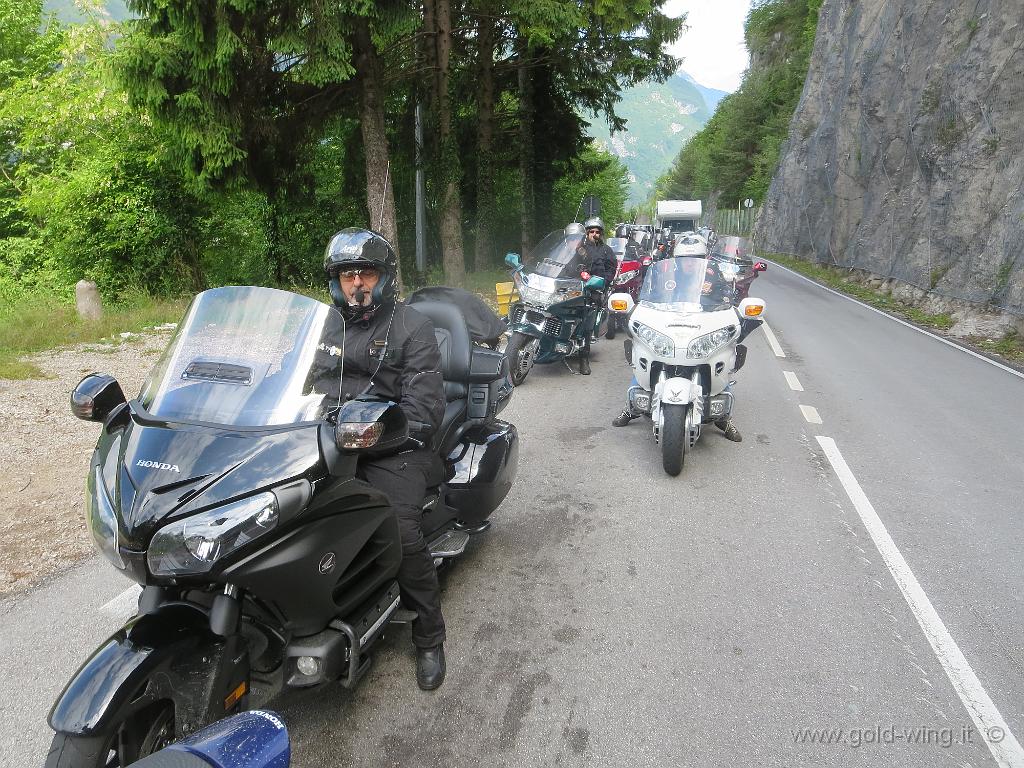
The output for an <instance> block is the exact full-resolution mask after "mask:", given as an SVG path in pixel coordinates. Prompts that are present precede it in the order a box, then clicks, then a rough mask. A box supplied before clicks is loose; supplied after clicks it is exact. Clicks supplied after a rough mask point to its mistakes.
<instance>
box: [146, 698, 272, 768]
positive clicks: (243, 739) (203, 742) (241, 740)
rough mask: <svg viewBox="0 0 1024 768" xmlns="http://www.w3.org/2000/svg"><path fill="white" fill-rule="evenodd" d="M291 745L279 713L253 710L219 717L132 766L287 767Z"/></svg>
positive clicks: (150, 767)
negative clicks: (217, 719) (211, 723)
mask: <svg viewBox="0 0 1024 768" xmlns="http://www.w3.org/2000/svg"><path fill="white" fill-rule="evenodd" d="M290 762H291V745H290V744H289V742H288V730H287V729H286V728H285V725H284V721H283V720H281V716H280V715H278V714H276V713H274V712H267V711H264V710H253V711H251V712H242V713H240V714H237V715H232V716H231V717H228V718H225V719H224V720H220V721H218V722H216V723H214V724H213V725H210V726H207V727H206V728H204V729H203V730H201V731H199V732H197V733H194V734H192V735H191V736H189V737H187V738H185V739H182V740H181V741H176V742H174V743H173V744H170V745H169V746H165V747H163V748H162V749H160V750H159V751H157V752H153V753H152V754H151V755H149V756H148V757H144V758H142V759H141V760H139V761H138V762H137V763H133V765H134V766H136V768H288V765H289V763H290Z"/></svg>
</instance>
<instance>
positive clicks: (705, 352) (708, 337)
mask: <svg viewBox="0 0 1024 768" xmlns="http://www.w3.org/2000/svg"><path fill="white" fill-rule="evenodd" d="M736 330H737V329H736V326H735V325H730V326H729V327H728V328H719V329H718V330H717V331H712V332H711V333H705V334H704V335H703V336H698V337H697V338H696V339H694V340H693V341H691V342H690V344H689V346H687V348H686V357H687V358H688V359H691V360H694V359H699V358H702V357H708V356H709V355H710V354H712V353H713V352H714V351H715V350H716V349H718V348H719V347H722V346H724V345H726V344H728V343H729V342H730V341H732V338H733V336H734V335H735V333H736Z"/></svg>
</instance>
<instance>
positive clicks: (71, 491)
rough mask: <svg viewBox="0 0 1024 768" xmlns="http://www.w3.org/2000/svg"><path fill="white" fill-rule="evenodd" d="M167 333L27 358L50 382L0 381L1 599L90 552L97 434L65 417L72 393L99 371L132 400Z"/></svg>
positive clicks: (91, 425)
mask: <svg viewBox="0 0 1024 768" xmlns="http://www.w3.org/2000/svg"><path fill="white" fill-rule="evenodd" d="M171 333H172V331H170V330H167V331H154V332H147V333H144V334H137V335H133V336H131V337H130V338H129V339H127V340H122V341H119V342H118V343H109V344H108V343H101V344H82V345H78V346H75V347H68V348H63V349H57V350H50V351H48V352H45V353H42V354H40V355H37V356H34V357H32V358H30V359H31V360H32V362H34V363H36V364H37V365H38V366H39V367H40V368H41V369H42V370H43V371H45V373H46V375H47V376H48V377H50V378H47V379H41V380H39V379H37V380H26V381H11V380H7V379H0V414H2V416H0V429H2V434H3V439H2V440H0V467H2V469H3V471H2V474H0V541H2V542H3V544H2V546H0V597H6V596H9V595H12V594H15V593H17V592H21V591H24V590H25V589H27V588H29V587H31V586H32V585H34V584H37V583H39V582H40V581H41V580H42V579H44V578H45V577H46V576H48V575H50V574H52V573H55V572H58V571H62V570H64V569H66V568H67V567H68V565H70V564H71V563H73V562H76V561H77V560H80V559H82V558H83V557H87V556H88V555H90V554H92V553H93V551H94V549H93V545H92V540H91V538H90V537H89V533H88V531H87V530H86V528H85V494H84V488H85V477H86V472H87V470H88V468H89V459H90V457H91V455H92V450H93V447H94V446H95V443H96V438H97V436H98V434H99V429H100V427H99V425H98V424H94V423H92V422H85V421H79V420H78V419H76V418H75V417H74V416H72V415H71V410H70V408H69V406H68V400H69V397H70V395H71V391H72V390H73V389H74V387H75V385H76V384H77V383H78V382H79V381H80V380H81V378H82V377H83V376H85V375H86V374H87V373H91V372H94V371H100V372H103V373H109V374H111V375H113V376H115V377H116V378H117V380H118V381H119V382H120V383H121V387H122V388H123V389H124V391H125V394H126V395H127V396H128V397H129V398H131V397H134V396H135V395H136V394H137V393H138V392H139V389H140V388H141V387H142V382H143V380H144V379H145V378H146V375H147V374H148V373H149V370H150V369H151V368H152V367H153V365H154V363H156V361H157V359H158V358H159V355H160V353H161V352H162V351H163V349H164V347H165V346H166V345H167V341H168V339H169V338H170V335H171Z"/></svg>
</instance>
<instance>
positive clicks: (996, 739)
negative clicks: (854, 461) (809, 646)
mask: <svg viewBox="0 0 1024 768" xmlns="http://www.w3.org/2000/svg"><path fill="white" fill-rule="evenodd" d="M816 439H817V441H818V444H819V445H820V446H821V448H822V450H824V451H825V456H826V457H827V458H828V460H829V463H830V464H831V465H832V469H833V470H835V473H836V475H837V476H838V477H839V482H840V483H842V485H843V489H844V490H845V491H846V495H847V496H849V497H850V501H851V502H853V506H854V508H855V509H856V510H857V514H859V515H860V519H861V522H863V523H864V527H865V528H866V529H867V531H868V533H869V534H870V536H871V540H872V541H873V542H874V543H875V547H877V549H878V552H879V554H881V555H882V559H883V560H885V564H886V566H887V567H888V568H889V573H891V574H892V577H893V579H894V580H895V581H896V585H897V586H898V587H899V588H900V591H901V592H902V593H903V597H904V598H905V599H906V601H907V604H908V605H909V606H910V610H911V611H913V613H914V616H915V617H916V618H917V623H918V624H919V625H920V626H921V629H922V630H923V631H924V634H925V637H927V638H928V642H929V643H930V644H931V646H932V650H934V651H935V655H936V657H938V660H939V663H940V664H941V665H942V668H943V669H944V670H945V672H946V675H947V677H949V681H950V682H951V683H952V684H953V688H954V689H955V690H956V692H957V695H958V696H959V697H960V701H962V702H963V704H964V706H965V707H966V708H967V711H968V713H969V714H970V715H971V719H972V720H974V724H975V725H976V726H977V728H978V732H979V733H980V734H981V737H982V738H983V739H985V743H986V744H987V745H988V748H989V751H990V752H991V753H992V757H994V758H995V760H996V762H997V763H998V764H999V765H1000V766H1004V767H1005V768H1020V767H1021V766H1024V749H1021V745H1020V743H1019V742H1018V741H1017V739H1016V737H1015V736H1014V735H1013V734H1012V733H1011V732H1010V728H1009V726H1007V724H1006V721H1005V720H1004V719H1003V716H1002V715H1001V714H999V710H998V709H996V705H995V704H994V703H993V702H992V699H991V698H990V697H989V695H988V693H987V692H986V691H985V688H984V687H983V686H982V684H981V681H980V680H978V676H977V675H976V674H975V673H974V670H973V669H972V668H971V665H970V664H969V663H968V662H967V658H966V657H965V656H964V655H963V653H962V652H961V651H960V647H959V646H958V645H957V644H956V641H955V640H953V637H952V635H950V634H949V631H948V630H947V629H946V625H945V624H943V622H942V619H941V618H940V617H939V614H938V613H937V612H936V611H935V608H934V607H933V606H932V603H931V601H930V600H929V599H928V595H926V594H925V592H924V590H923V589H922V588H921V585H920V584H919V583H918V581H917V579H916V578H915V577H914V573H913V571H911V570H910V566H909V565H907V561H906V560H905V559H904V558H903V555H902V554H901V553H900V551H899V549H898V548H897V547H896V543H895V542H894V541H893V540H892V537H891V536H890V535H889V531H888V530H886V528H885V525H884V524H883V523H882V520H881V518H879V516H878V513H877V512H875V508H874V507H873V506H872V505H871V502H870V501H869V500H868V497H867V496H866V495H865V493H864V491H863V489H862V488H861V487H860V484H859V483H858V482H857V478H856V477H854V475H853V472H852V471H851V470H850V467H849V465H848V464H847V463H846V461H845V460H844V459H843V455H842V454H841V453H840V452H839V448H838V446H836V441H835V440H833V439H832V438H831V437H822V436H820V435H818V436H816Z"/></svg>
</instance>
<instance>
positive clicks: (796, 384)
mask: <svg viewBox="0 0 1024 768" xmlns="http://www.w3.org/2000/svg"><path fill="white" fill-rule="evenodd" d="M782 375H783V376H785V377H786V383H787V384H789V388H790V389H792V390H793V391H794V392H803V391H804V388H803V385H801V384H800V379H798V378H797V377H796V374H795V373H793V372H792V371H783V372H782Z"/></svg>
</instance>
